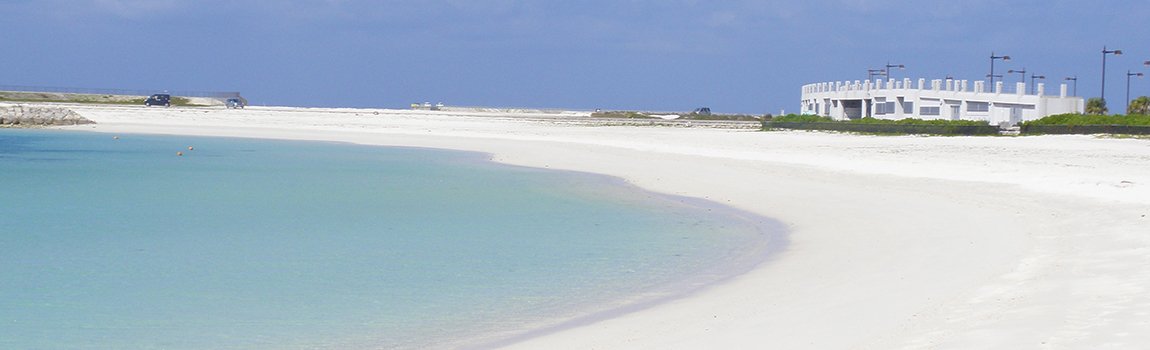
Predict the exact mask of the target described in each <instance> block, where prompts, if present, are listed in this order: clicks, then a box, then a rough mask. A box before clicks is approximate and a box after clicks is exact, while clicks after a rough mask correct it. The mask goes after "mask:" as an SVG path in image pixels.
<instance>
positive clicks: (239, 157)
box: [0, 130, 774, 349]
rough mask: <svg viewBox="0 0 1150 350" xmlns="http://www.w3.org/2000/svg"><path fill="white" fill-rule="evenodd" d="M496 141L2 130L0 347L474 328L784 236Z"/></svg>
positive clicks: (364, 344)
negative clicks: (524, 157)
mask: <svg viewBox="0 0 1150 350" xmlns="http://www.w3.org/2000/svg"><path fill="white" fill-rule="evenodd" d="M189 146H194V149H193V150H189V149H188V147H189ZM176 152H183V156H177V155H176ZM486 159H487V157H486V156H485V155H481V154H475V153H464V152H450V151H440V150H427V149H410V148H385V147H368V146H357V145H348V144H337V143H320V142H287V141H268V140H249V139H227V138H197V137H178V136H152V135H120V136H119V138H118V139H116V138H113V136H112V135H108V134H99V133H86V132H73V131H52V130H0V348H3V349H207V348H211V349H292V348H428V347H454V346H460V345H467V346H477V345H478V346H481V345H482V344H491V342H497V341H499V340H500V339H503V338H506V337H514V336H516V335H519V334H522V333H524V332H528V331H532V330H538V329H540V328H544V329H546V328H547V327H561V326H562V325H563V324H564V322H567V323H571V322H580V320H587V319H593V318H596V317H603V316H604V315H607V314H611V313H614V312H620V311H619V310H626V309H629V308H635V307H637V306H636V305H643V304H645V303H651V302H656V301H658V300H660V299H664V298H670V297H675V296H677V295H681V294H683V293H686V292H689V291H691V290H694V289H696V288H698V286H700V285H704V284H708V283H713V282H715V281H718V280H721V279H724V278H728V277H730V276H731V275H732V274H735V273H738V272H741V271H745V270H746V269H749V268H750V267H751V266H753V265H754V264H756V263H758V262H759V261H761V260H762V259H763V258H764V255H765V253H766V252H767V251H768V250H769V249H774V248H772V247H774V246H773V245H768V244H767V243H768V242H767V240H768V238H770V237H772V236H771V233H770V232H766V231H764V227H766V226H770V224H769V223H767V222H766V221H764V220H761V219H759V218H754V217H750V216H747V215H742V214H740V213H737V212H734V211H730V210H723V209H721V208H717V207H712V206H709V205H707V204H704V203H698V202H692V201H690V200H685V199H681V198H673V197H667V196H660V195H655V194H652V193H649V192H644V191H640V190H638V189H636V188H634V187H631V186H628V185H625V184H623V183H621V182H620V181H617V180H614V179H611V178H607V177H602V176H595V175H589V174H581V173H572V172H556V171H545V170H539V169H531V168H523V167H512V166H505V165H499V164H495V163H491V162H488V161H486ZM772 244H774V243H773V242H772Z"/></svg>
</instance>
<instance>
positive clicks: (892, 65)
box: [886, 62, 906, 79]
mask: <svg viewBox="0 0 1150 350" xmlns="http://www.w3.org/2000/svg"><path fill="white" fill-rule="evenodd" d="M891 68H898V69H906V66H904V65H901V64H890V62H887V63H886V77H887V79H890V69H891Z"/></svg>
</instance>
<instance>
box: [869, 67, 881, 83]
mask: <svg viewBox="0 0 1150 350" xmlns="http://www.w3.org/2000/svg"><path fill="white" fill-rule="evenodd" d="M884 75H886V71H884V70H882V69H867V70H866V80H867V81H870V80H871V79H874V77H876V76H880V77H881V76H884Z"/></svg>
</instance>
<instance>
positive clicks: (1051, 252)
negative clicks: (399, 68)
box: [77, 107, 1150, 349]
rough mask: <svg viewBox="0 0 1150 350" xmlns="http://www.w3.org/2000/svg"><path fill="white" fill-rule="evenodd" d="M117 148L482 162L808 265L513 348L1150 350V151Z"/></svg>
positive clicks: (787, 265) (442, 144) (410, 126)
mask: <svg viewBox="0 0 1150 350" xmlns="http://www.w3.org/2000/svg"><path fill="white" fill-rule="evenodd" d="M77 112H79V113H81V115H83V116H85V117H87V118H89V119H92V120H94V121H97V122H98V123H100V124H97V125H96V126H86V127H77V128H79V129H84V130H96V131H105V132H142V133H172V134H188V135H206V136H243V137H260V138H279V139H308V140H331V141H349V142H355V143H363V144H376V145H390V146H414V147H432V148H445V149H457V150H468V151H479V152H487V153H491V154H494V155H495V156H494V159H495V160H497V161H501V162H505V163H510V164H517V165H526V166H535V167H542V168H554V169H565V170H576V171H585V172H592V173H600V174H606V175H611V176H617V177H621V178H624V179H626V180H627V181H629V182H631V183H633V184H635V185H638V186H640V187H643V188H645V189H648V190H652V191H656V192H661V193H668V194H673V195H682V196H688V197H694V198H703V199H708V200H712V201H715V202H718V203H721V204H724V205H729V206H732V207H734V208H738V209H742V210H747V211H749V212H752V213H755V214H758V215H762V216H766V217H772V218H777V219H779V220H782V221H783V223H784V224H785V225H787V226H788V227H789V228H790V230H791V234H790V239H789V247H788V249H787V250H786V251H783V252H781V253H780V254H778V256H777V257H776V258H775V259H774V260H772V261H771V262H770V263H768V264H764V265H762V266H760V267H759V268H757V269H754V270H752V271H750V272H748V273H746V274H744V275H742V276H738V277H736V278H734V279H733V280H731V281H729V282H726V283H723V284H720V285H715V286H712V287H710V288H708V289H706V290H705V291H702V292H700V293H699V294H697V295H691V296H690V297H689V298H684V299H677V300H672V301H669V302H667V303H663V304H659V305H654V306H652V307H650V308H646V309H643V310H642V311H639V312H633V313H627V314H623V315H619V316H618V317H615V318H611V319H607V320H603V321H598V322H594V323H591V324H587V325H582V326H578V327H574V328H571V329H565V330H562V331H560V332H556V333H550V334H546V335H544V336H542V337H537V338H531V339H527V340H525V341H523V342H519V343H515V344H511V345H509V346H508V347H509V348H524V349H531V348H548V349H556V348H560V349H561V348H572V349H582V348H684V349H695V348H748V347H750V348H757V347H763V346H768V345H769V346H771V347H778V348H844V347H856V348H882V349H888V348H922V347H936V348H1020V347H1021V348H1030V347H1043V346H1046V347H1054V348H1084V347H1098V346H1102V345H1108V346H1114V347H1119V348H1121V347H1136V346H1138V345H1139V344H1145V343H1150V335H1147V334H1145V332H1142V330H1144V329H1145V328H1146V327H1147V326H1148V325H1150V316H1147V315H1150V293H1148V292H1150V291H1148V289H1150V254H1146V251H1148V250H1150V235H1146V234H1145V232H1146V231H1145V228H1146V227H1150V219H1147V218H1146V215H1147V214H1148V212H1150V143H1148V142H1146V141H1145V140H1114V139H1095V138H1091V137H1084V136H1043V137H1024V138H988V137H987V138H969V137H956V138H924V137H873V136H854V135H841V134H822V133H796V132H786V133H753V132H746V131H732V130H702V129H689V128H658V127H646V128H644V127H597V126H594V125H577V124H575V125H573V124H571V123H566V122H562V121H556V122H548V121H545V120H544V121H539V120H532V121H524V120H517V119H516V118H510V117H500V116H492V115H483V116H479V115H459V114H434V113H414V112H410V111H384V112H382V113H380V114H378V115H375V114H368V113H367V112H364V113H362V114H363V115H360V113H357V112H354V111H345V110H338V111H298V112H292V113H283V112H282V111H270V110H268V111H261V110H259V109H257V108H252V109H250V110H248V111H207V110H195V109H187V110H182V109H172V110H146V109H141V108H99V107H91V108H78V109H77Z"/></svg>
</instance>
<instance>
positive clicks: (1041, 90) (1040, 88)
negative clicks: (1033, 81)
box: [1034, 83, 1046, 96]
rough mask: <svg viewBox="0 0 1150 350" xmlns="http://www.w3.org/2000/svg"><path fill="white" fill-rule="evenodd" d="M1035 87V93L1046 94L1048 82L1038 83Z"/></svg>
mask: <svg viewBox="0 0 1150 350" xmlns="http://www.w3.org/2000/svg"><path fill="white" fill-rule="evenodd" d="M1034 88H1035V89H1036V90H1035V92H1034V93H1036V94H1038V96H1044V95H1046V83H1038V85H1037V86H1035V87H1034Z"/></svg>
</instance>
